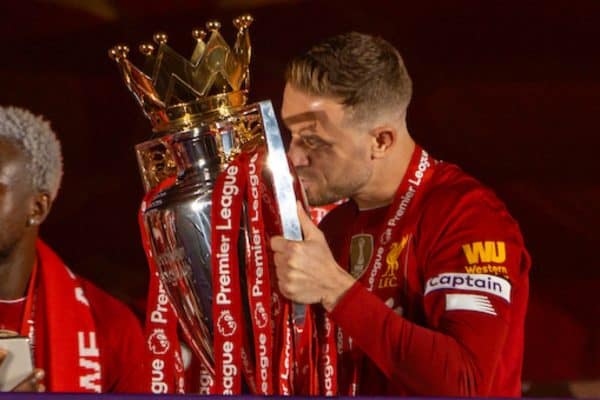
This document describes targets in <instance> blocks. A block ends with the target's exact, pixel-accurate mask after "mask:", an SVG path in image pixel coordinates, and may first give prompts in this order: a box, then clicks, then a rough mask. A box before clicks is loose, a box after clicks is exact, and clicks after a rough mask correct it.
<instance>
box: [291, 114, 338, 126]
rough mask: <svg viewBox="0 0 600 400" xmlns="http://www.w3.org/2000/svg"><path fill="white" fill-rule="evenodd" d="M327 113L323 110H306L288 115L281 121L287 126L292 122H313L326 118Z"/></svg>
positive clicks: (292, 123)
mask: <svg viewBox="0 0 600 400" xmlns="http://www.w3.org/2000/svg"><path fill="white" fill-rule="evenodd" d="M327 119H328V118H327V114H326V113H325V112H323V111H306V112H303V113H300V114H296V115H292V116H290V117H287V118H284V119H283V122H284V123H285V124H286V125H287V126H291V125H294V124H298V123H302V122H309V121H310V122H315V121H317V120H321V121H323V120H327Z"/></svg>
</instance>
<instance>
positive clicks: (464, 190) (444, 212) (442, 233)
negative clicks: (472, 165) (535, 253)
mask: <svg viewBox="0 0 600 400" xmlns="http://www.w3.org/2000/svg"><path fill="white" fill-rule="evenodd" d="M419 212H420V213H419V217H418V218H419V221H418V223H417V231H416V236H417V238H418V241H417V244H418V247H419V249H420V256H421V259H422V260H423V262H424V265H425V266H428V267H429V269H430V272H434V271H436V270H437V271H438V272H439V269H442V270H443V269H446V268H448V267H449V270H454V269H455V268H458V269H457V270H455V271H456V272H458V271H459V270H460V271H462V270H463V269H464V268H466V267H465V265H469V268H470V267H471V266H473V267H475V266H476V267H478V268H479V267H485V268H492V267H494V265H495V264H496V263H494V262H491V261H490V260H489V259H491V258H493V257H491V255H492V254H494V253H493V252H494V251H496V252H497V253H498V254H500V251H501V250H503V251H502V254H506V259H505V260H504V259H503V260H502V262H501V263H498V264H499V265H502V266H505V267H506V268H505V269H503V271H505V273H507V275H513V276H520V275H521V274H522V273H524V272H526V271H527V270H528V269H529V255H528V253H527V251H526V249H525V244H524V240H523V237H522V234H521V230H520V228H519V225H518V223H517V221H516V220H515V219H514V218H513V217H512V216H511V215H510V213H509V211H508V209H507V208H506V206H505V204H504V203H503V202H502V201H501V200H500V199H499V198H498V196H497V195H496V194H495V193H494V191H493V190H491V189H490V188H488V187H486V186H485V185H483V184H481V183H480V182H479V181H477V180H476V179H475V178H473V177H471V176H469V175H467V174H466V173H464V172H463V171H462V170H461V169H460V168H459V167H457V166H456V165H453V164H447V163H440V164H439V165H438V168H437V169H436V171H435V174H434V176H433V177H432V181H431V185H430V187H429V189H428V191H427V193H425V195H424V197H423V200H422V202H421V204H420V210H419ZM480 253H481V254H480ZM498 257H500V255H498ZM480 258H481V259H480ZM475 259H477V261H474V260H475ZM452 260H455V261H452ZM455 264H456V265H455ZM471 264H472V265H471ZM434 266H435V267H434ZM426 268H427V267H426ZM485 268H484V269H485ZM477 270H479V269H477ZM463 272H464V271H463Z"/></svg>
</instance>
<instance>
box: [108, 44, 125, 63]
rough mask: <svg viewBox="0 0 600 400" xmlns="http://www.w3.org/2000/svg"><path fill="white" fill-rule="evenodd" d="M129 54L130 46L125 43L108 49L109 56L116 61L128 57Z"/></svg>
mask: <svg viewBox="0 0 600 400" xmlns="http://www.w3.org/2000/svg"><path fill="white" fill-rule="evenodd" d="M127 54H129V47H128V46H127V45H124V44H118V45H116V46H114V47H113V48H111V49H109V50H108V56H109V57H110V58H111V59H113V60H115V61H119V60H120V59H123V58H127Z"/></svg>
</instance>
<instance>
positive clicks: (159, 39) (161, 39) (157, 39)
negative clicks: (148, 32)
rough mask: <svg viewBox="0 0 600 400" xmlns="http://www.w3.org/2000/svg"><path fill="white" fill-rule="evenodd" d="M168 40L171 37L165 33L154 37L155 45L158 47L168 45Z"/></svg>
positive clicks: (156, 34) (157, 33)
mask: <svg viewBox="0 0 600 400" xmlns="http://www.w3.org/2000/svg"><path fill="white" fill-rule="evenodd" d="M168 38H169V37H168V36H167V34H166V33H164V32H156V33H155V34H154V36H152V39H154V43H156V44H158V45H161V44H165V43H167V39H168Z"/></svg>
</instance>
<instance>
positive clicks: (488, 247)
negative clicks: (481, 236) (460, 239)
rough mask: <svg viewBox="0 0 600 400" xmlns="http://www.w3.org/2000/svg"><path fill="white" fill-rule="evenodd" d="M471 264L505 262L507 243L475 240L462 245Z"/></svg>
mask: <svg viewBox="0 0 600 400" xmlns="http://www.w3.org/2000/svg"><path fill="white" fill-rule="evenodd" d="M462 249H463V252H464V253H465V257H467V262H468V263H469V264H479V263H490V262H491V263H503V262H504V261H506V245H505V244H504V242H493V241H485V242H473V243H469V244H464V245H463V246H462Z"/></svg>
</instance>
